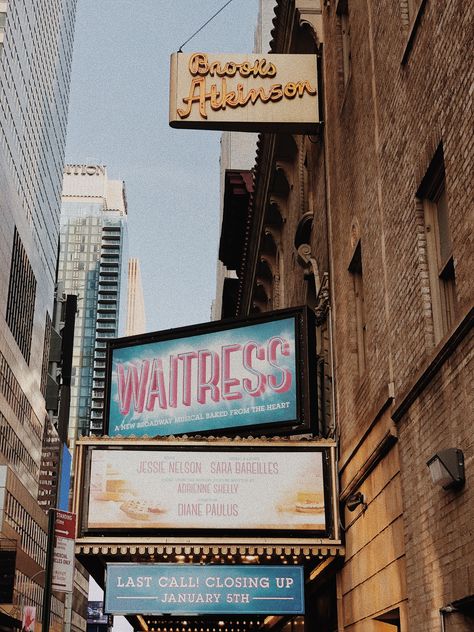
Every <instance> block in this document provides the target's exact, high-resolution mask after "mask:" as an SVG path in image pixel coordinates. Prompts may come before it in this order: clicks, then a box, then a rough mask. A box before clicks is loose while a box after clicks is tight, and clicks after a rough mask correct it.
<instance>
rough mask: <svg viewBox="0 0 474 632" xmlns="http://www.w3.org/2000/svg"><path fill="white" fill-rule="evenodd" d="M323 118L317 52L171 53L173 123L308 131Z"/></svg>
mask: <svg viewBox="0 0 474 632" xmlns="http://www.w3.org/2000/svg"><path fill="white" fill-rule="evenodd" d="M319 122H320V120H319V107H318V75H317V58H316V55H263V54H262V55H255V54H249V55H243V54H232V53H226V54H223V53H217V54H214V53H190V54H185V53H174V54H173V55H171V71H170V125H171V127H185V128H203V129H221V130H236V131H272V130H277V129H278V130H279V131H295V132H297V131H300V132H304V131H310V130H313V131H314V129H315V128H316V126H317V124H318V123H319Z"/></svg>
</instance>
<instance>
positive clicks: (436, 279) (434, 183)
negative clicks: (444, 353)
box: [417, 145, 457, 343]
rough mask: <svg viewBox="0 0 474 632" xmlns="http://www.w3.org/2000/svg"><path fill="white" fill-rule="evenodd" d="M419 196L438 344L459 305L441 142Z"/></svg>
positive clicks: (436, 341)
mask: <svg viewBox="0 0 474 632" xmlns="http://www.w3.org/2000/svg"><path fill="white" fill-rule="evenodd" d="M417 196H418V197H419V198H420V199H421V202H422V205H423V215H424V223H425V235H426V251H427V259H428V274H429V281H430V292H431V308H432V314H433V330H434V339H435V343H438V342H439V341H440V340H441V338H442V337H443V336H444V335H445V334H446V333H447V332H448V331H449V330H450V329H451V327H452V326H453V324H454V321H455V319H456V308H457V301H456V278H455V271H454V259H453V249H452V244H451V232H450V229H449V216H448V204H447V197H446V182H445V171H444V156H443V147H442V145H440V146H439V147H438V149H437V150H436V153H435V156H434V158H433V160H432V161H431V164H430V166H429V169H428V171H427V173H426V175H425V177H424V178H423V181H422V183H421V185H420V187H419V189H418V192H417Z"/></svg>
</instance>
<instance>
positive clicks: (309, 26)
mask: <svg viewBox="0 0 474 632" xmlns="http://www.w3.org/2000/svg"><path fill="white" fill-rule="evenodd" d="M321 3H322V0H319V1H316V2H315V1H314V0H295V8H296V14H297V16H298V23H299V26H300V28H301V30H304V31H306V32H308V34H309V35H310V37H311V39H312V40H313V42H314V44H315V45H316V47H317V48H319V47H320V46H321V44H323V43H324V32H323V12H322V7H321Z"/></svg>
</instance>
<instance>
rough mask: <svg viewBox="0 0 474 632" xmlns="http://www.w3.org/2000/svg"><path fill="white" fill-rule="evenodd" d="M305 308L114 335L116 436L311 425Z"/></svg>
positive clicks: (111, 369)
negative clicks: (166, 329)
mask: <svg viewBox="0 0 474 632" xmlns="http://www.w3.org/2000/svg"><path fill="white" fill-rule="evenodd" d="M308 318H309V313H308V312H307V310H305V309H304V308H300V309H294V310H282V311H280V312H274V313H270V314H268V315H265V316H264V317H257V318H252V319H246V320H234V321H232V322H230V323H229V322H226V321H223V322H217V323H207V324H204V325H196V326H192V327H183V328H181V329H175V330H169V331H165V332H157V333H154V334H147V335H144V336H134V337H133V338H122V339H117V340H113V341H111V343H110V347H109V359H108V380H107V387H108V388H107V391H108V393H107V409H108V431H107V432H108V434H109V435H110V436H125V437H126V436H135V437H142V436H145V435H146V436H151V437H153V436H163V435H171V434H175V435H176V434H190V433H196V432H200V433H201V432H214V433H215V432H223V431H224V430H226V431H233V430H237V429H239V428H242V427H248V428H260V429H261V428H263V427H268V426H269V425H273V426H277V427H278V429H279V430H285V429H286V430H288V431H294V430H295V429H297V428H298V430H299V431H304V429H303V428H304V427H306V428H309V425H310V421H311V417H312V410H311V398H310V396H309V393H310V391H309V388H308V383H309V379H310V372H311V366H312V365H311V355H312V354H310V353H309V352H308V348H309V346H310V344H311V343H310V342H309V343H308V331H310V328H309V327H308Z"/></svg>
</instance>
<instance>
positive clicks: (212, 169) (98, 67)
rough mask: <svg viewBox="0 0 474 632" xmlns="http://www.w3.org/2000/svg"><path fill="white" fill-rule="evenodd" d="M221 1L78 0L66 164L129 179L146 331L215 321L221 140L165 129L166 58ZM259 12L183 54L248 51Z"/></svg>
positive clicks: (252, 4) (237, 13)
mask: <svg viewBox="0 0 474 632" xmlns="http://www.w3.org/2000/svg"><path fill="white" fill-rule="evenodd" d="M225 1H226V0H78V10H77V18H76V32H75V41H74V56H73V68H72V80H71V94H70V102H69V124H68V135H67V146H66V162H68V163H74V164H105V165H106V166H107V173H108V177H109V178H111V179H117V180H124V181H125V186H126V193H127V203H128V233H129V255H130V256H132V257H138V258H139V259H140V265H141V271H142V280H143V288H144V295H145V309H146V317H147V329H148V331H157V330H160V329H168V328H171V327H179V326H182V325H188V324H193V323H199V322H205V321H208V320H209V319H210V310H211V302H212V299H213V298H214V293H215V267H216V260H217V250H218V237H219V236H218V228H219V226H218V218H219V140H220V133H219V132H210V131H201V130H200V131H194V130H174V129H171V128H170V127H169V125H168V84H169V56H170V54H171V53H172V52H175V51H177V50H178V49H179V47H180V46H181V44H183V42H184V41H185V40H187V38H188V37H189V36H190V35H192V33H193V32H194V31H196V30H197V29H198V28H199V27H200V26H202V25H203V24H204V22H206V20H207V19H208V18H210V17H211V16H212V15H213V14H214V13H215V12H216V11H217V10H218V9H220V8H221V7H222V6H223V5H224V4H225ZM257 10H258V2H257V0H232V2H231V3H230V4H229V6H227V7H226V8H225V9H224V10H223V11H222V13H220V14H219V15H218V16H217V17H216V18H215V19H214V20H213V21H212V22H211V23H210V24H209V25H208V26H207V27H205V28H204V29H203V30H202V31H201V32H200V33H199V34H198V35H197V36H196V37H195V38H194V39H193V40H192V41H191V42H190V43H189V44H187V45H186V46H185V47H184V48H183V51H184V52H192V51H209V52H236V53H238V52H242V53H245V52H250V51H252V49H253V32H254V26H255V23H256V19H257ZM93 594H94V595H97V594H98V593H97V591H95V592H94V593H93ZM131 629H132V628H131V627H130V626H129V625H128V624H127V623H126V622H125V620H123V619H122V618H121V617H120V618H119V617H118V618H117V619H116V624H115V626H114V630H115V631H118V630H131Z"/></svg>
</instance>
